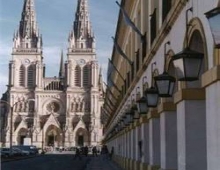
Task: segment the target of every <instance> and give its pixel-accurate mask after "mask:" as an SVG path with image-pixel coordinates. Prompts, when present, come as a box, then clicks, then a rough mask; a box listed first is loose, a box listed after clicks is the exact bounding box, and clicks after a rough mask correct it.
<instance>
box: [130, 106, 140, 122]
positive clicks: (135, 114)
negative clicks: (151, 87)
mask: <svg viewBox="0 0 220 170" xmlns="http://www.w3.org/2000/svg"><path fill="white" fill-rule="evenodd" d="M130 112H131V114H132V118H133V120H138V119H139V118H140V114H139V113H138V106H137V104H133V105H132V107H131V111H130Z"/></svg>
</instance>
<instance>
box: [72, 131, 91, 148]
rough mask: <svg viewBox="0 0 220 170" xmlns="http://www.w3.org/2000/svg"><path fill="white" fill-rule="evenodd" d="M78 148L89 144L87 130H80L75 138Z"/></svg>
mask: <svg viewBox="0 0 220 170" xmlns="http://www.w3.org/2000/svg"><path fill="white" fill-rule="evenodd" d="M75 143H76V146H87V145H88V144H89V140H88V134H87V130H86V129H83V128H79V129H78V130H77V132H76V137H75Z"/></svg>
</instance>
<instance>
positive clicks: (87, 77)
mask: <svg viewBox="0 0 220 170" xmlns="http://www.w3.org/2000/svg"><path fill="white" fill-rule="evenodd" d="M75 16H76V18H75V21H74V24H73V28H72V31H71V32H70V34H69V38H68V42H69V47H68V51H67V61H66V62H65V63H64V59H63V58H64V56H63V52H62V53H61V59H60V68H59V70H57V71H59V76H57V77H45V64H44V63H43V53H42V52H43V44H42V36H41V35H40V33H39V29H38V26H37V22H36V16H35V9H34V0H25V1H24V7H23V11H22V18H21V21H20V26H19V29H18V31H17V33H16V34H15V35H14V38H13V50H12V60H11V61H10V64H9V86H8V87H9V88H8V91H7V101H6V102H4V103H5V104H6V105H7V106H9V105H10V107H11V108H12V118H11V116H10V114H8V116H7V121H6V122H5V127H4V129H5V131H4V133H5V134H4V135H3V136H5V139H6V141H5V145H6V146H10V141H11V139H10V137H12V145H20V144H23V143H24V139H25V138H31V144H33V145H36V146H37V147H46V146H57V147H58V146H66V147H70V146H85V145H99V144H100V142H101V140H102V124H101V121H100V108H101V106H102V104H103V96H104V91H103V82H102V75H101V73H100V69H99V66H98V62H97V57H96V53H95V37H94V35H93V32H92V30H91V24H90V20H89V12H88V2H87V0H79V1H78V6H77V10H76V15H75ZM8 113H9V111H8ZM11 119H12V120H11ZM11 126H12V127H11ZM11 128H12V129H11ZM10 133H12V135H11V134H10Z"/></svg>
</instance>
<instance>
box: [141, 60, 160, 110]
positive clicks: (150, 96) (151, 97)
mask: <svg viewBox="0 0 220 170" xmlns="http://www.w3.org/2000/svg"><path fill="white" fill-rule="evenodd" d="M153 65H156V62H154V63H152V64H151V75H152V77H151V78H152V79H151V80H152V84H151V87H150V88H147V89H146V90H145V91H144V96H145V98H146V101H147V107H157V103H158V98H159V95H158V90H157V88H155V87H153Z"/></svg>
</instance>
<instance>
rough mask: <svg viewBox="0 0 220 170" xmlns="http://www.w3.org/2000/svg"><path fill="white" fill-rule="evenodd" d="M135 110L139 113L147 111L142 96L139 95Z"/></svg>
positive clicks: (144, 99)
mask: <svg viewBox="0 0 220 170" xmlns="http://www.w3.org/2000/svg"><path fill="white" fill-rule="evenodd" d="M137 110H138V113H140V114H141V115H143V114H147V112H148V107H147V100H146V98H145V97H144V96H143V97H141V98H140V99H139V100H137Z"/></svg>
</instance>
